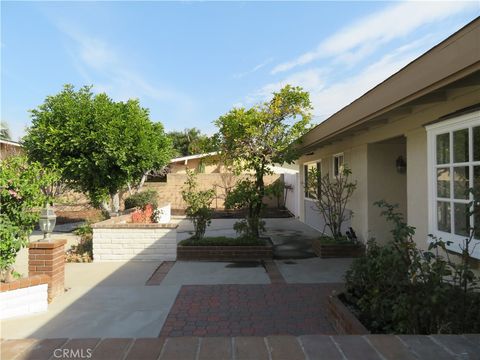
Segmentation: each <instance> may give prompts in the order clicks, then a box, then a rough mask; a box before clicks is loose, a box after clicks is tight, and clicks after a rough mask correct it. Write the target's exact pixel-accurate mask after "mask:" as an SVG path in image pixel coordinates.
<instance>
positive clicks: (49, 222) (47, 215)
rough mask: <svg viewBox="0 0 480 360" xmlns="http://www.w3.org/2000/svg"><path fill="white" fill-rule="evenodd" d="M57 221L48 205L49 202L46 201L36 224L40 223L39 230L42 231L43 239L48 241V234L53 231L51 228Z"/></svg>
mask: <svg viewBox="0 0 480 360" xmlns="http://www.w3.org/2000/svg"><path fill="white" fill-rule="evenodd" d="M56 222H57V215H55V212H54V211H53V209H52V208H51V207H50V204H48V203H47V206H45V207H44V208H43V209H42V213H41V214H40V220H39V221H38V224H39V225H40V230H41V231H42V232H43V240H44V241H50V235H51V234H52V232H53V228H54V227H55V223H56Z"/></svg>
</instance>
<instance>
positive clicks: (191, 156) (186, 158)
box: [170, 151, 218, 163]
mask: <svg viewBox="0 0 480 360" xmlns="http://www.w3.org/2000/svg"><path fill="white" fill-rule="evenodd" d="M214 155H218V151H213V152H209V153H205V154H196V155H188V156H182V157H178V158H174V159H172V160H170V163H176V162H184V163H187V162H188V160H194V159H202V158H206V157H209V156H214Z"/></svg>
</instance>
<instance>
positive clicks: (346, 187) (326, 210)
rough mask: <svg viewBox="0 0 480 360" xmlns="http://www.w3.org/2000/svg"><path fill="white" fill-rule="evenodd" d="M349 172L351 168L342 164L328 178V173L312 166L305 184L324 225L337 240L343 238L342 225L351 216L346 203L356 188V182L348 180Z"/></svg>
mask: <svg viewBox="0 0 480 360" xmlns="http://www.w3.org/2000/svg"><path fill="white" fill-rule="evenodd" d="M351 174H352V172H351V170H350V169H349V168H348V167H346V166H343V167H342V168H341V169H340V171H339V173H338V174H336V175H335V176H333V178H330V174H325V175H323V176H322V174H321V171H320V170H319V169H317V168H313V169H310V171H309V173H308V176H307V178H308V181H307V183H306V184H305V189H306V190H307V191H308V192H309V193H310V194H312V195H313V196H314V198H315V206H316V207H317V210H318V211H319V212H320V214H321V215H322V217H323V220H324V222H325V226H326V227H327V228H328V229H329V230H330V233H331V234H332V237H333V238H334V239H335V240H337V241H340V240H342V239H343V238H344V236H343V235H342V225H343V224H344V223H345V221H347V220H348V219H349V218H350V217H351V216H352V213H351V212H349V211H348V210H347V205H348V202H349V201H350V199H351V197H352V195H353V192H354V191H355V189H356V188H357V182H356V181H350V175H351Z"/></svg>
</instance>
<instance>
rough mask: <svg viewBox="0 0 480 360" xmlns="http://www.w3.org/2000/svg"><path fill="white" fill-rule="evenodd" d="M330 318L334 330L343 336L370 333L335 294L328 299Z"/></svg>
mask: <svg viewBox="0 0 480 360" xmlns="http://www.w3.org/2000/svg"><path fill="white" fill-rule="evenodd" d="M327 310H328V317H329V320H330V323H331V324H332V326H333V328H334V329H335V330H336V331H337V333H338V334H341V335H366V334H370V331H368V329H367V328H366V327H365V326H363V324H362V323H361V322H360V321H359V320H358V319H357V318H356V317H355V315H353V314H352V312H351V311H350V310H349V309H348V307H346V306H345V304H344V303H343V302H342V301H341V300H340V299H339V298H338V296H337V295H336V294H335V293H333V294H332V295H330V296H329V297H328V309H327Z"/></svg>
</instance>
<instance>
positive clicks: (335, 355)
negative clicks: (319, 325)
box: [299, 335, 344, 360]
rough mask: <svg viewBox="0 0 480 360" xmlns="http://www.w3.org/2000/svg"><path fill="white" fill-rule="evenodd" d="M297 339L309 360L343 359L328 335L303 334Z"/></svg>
mask: <svg viewBox="0 0 480 360" xmlns="http://www.w3.org/2000/svg"><path fill="white" fill-rule="evenodd" d="M299 339H300V342H301V343H302V346H303V350H304V351H305V353H306V354H307V356H308V359H309V360H324V359H329V360H344V357H343V356H342V354H341V353H340V351H339V350H338V348H337V346H336V345H335V344H334V342H333V341H332V339H331V337H330V336H328V335H303V336H300V338H299Z"/></svg>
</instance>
